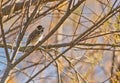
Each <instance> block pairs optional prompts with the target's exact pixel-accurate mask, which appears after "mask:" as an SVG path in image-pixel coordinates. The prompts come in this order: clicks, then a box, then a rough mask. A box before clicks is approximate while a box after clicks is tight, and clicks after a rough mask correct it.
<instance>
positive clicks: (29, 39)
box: [26, 30, 38, 46]
mask: <svg viewBox="0 0 120 83" xmlns="http://www.w3.org/2000/svg"><path fill="white" fill-rule="evenodd" d="M36 35H38V34H36V31H35V30H34V31H33V32H32V33H31V34H30V35H29V37H28V40H27V42H26V46H27V45H28V44H30V42H31V40H33V39H34V38H35V37H36Z"/></svg>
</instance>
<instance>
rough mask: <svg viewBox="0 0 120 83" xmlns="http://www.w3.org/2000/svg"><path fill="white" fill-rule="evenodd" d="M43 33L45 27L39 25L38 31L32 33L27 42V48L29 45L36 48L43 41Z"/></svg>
mask: <svg viewBox="0 0 120 83" xmlns="http://www.w3.org/2000/svg"><path fill="white" fill-rule="evenodd" d="M43 31H44V28H43V26H42V25H38V26H37V27H36V29H35V30H34V31H33V32H31V34H30V35H29V37H28V39H27V42H26V47H27V46H28V45H30V46H35V45H36V44H37V43H38V42H39V41H41V40H42V38H43Z"/></svg>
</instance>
